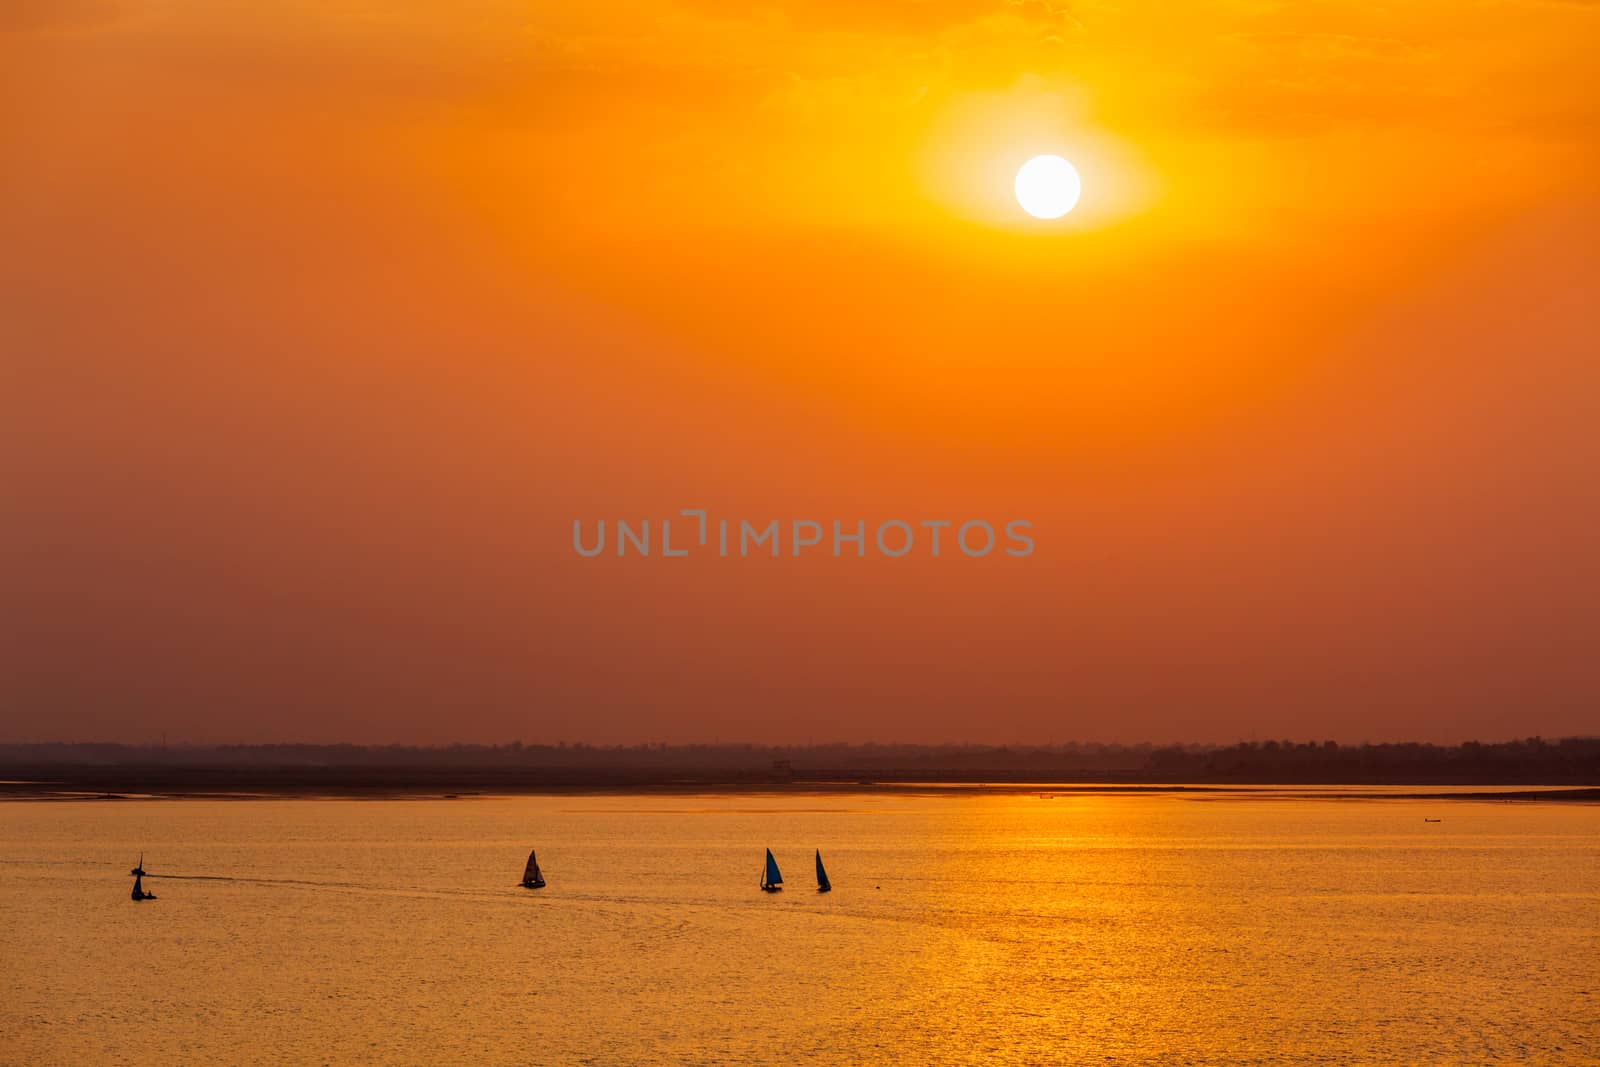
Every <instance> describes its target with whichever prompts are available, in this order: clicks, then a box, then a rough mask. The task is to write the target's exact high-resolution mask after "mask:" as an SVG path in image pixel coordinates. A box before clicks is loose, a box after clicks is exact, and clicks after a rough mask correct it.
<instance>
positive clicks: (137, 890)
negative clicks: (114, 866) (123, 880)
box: [128, 852, 156, 900]
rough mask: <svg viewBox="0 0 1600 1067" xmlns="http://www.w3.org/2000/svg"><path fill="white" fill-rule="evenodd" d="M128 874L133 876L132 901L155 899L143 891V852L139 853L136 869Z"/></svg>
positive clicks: (152, 894)
mask: <svg viewBox="0 0 1600 1067" xmlns="http://www.w3.org/2000/svg"><path fill="white" fill-rule="evenodd" d="M128 873H129V874H131V875H133V899H134V900H154V899H156V895H155V894H154V893H146V892H145V891H144V853H143V852H141V853H139V865H138V866H137V867H135V868H134V869H133V870H131V871H129V872H128Z"/></svg>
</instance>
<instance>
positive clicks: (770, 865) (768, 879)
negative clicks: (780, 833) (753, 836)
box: [761, 848, 783, 892]
mask: <svg viewBox="0 0 1600 1067" xmlns="http://www.w3.org/2000/svg"><path fill="white" fill-rule="evenodd" d="M782 885H783V875H782V873H780V872H779V870H778V861H777V860H775V859H773V858H772V850H771V849H770V848H769V849H767V869H766V871H765V872H764V873H763V874H762V876H761V888H762V889H765V890H768V891H769V892H770V891H771V890H774V889H778V888H779V887H781V886H782Z"/></svg>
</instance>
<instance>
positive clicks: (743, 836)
mask: <svg viewBox="0 0 1600 1067" xmlns="http://www.w3.org/2000/svg"><path fill="white" fill-rule="evenodd" d="M1425 818H1441V819H1442V820H1443V821H1442V822H1440V823H1426V822H1424V819H1425ZM766 846H770V847H771V848H772V850H773V852H774V853H775V854H776V856H777V858H778V861H779V863H780V864H781V865H782V867H783V871H784V874H785V876H786V877H787V879H788V883H787V887H786V889H785V891H784V892H782V893H779V894H773V895H767V894H763V893H761V892H760V891H759V889H758V888H757V882H758V880H759V877H760V872H761V863H762V855H763V853H762V849H763V848H764V847H766ZM819 846H820V847H821V848H822V850H823V856H824V859H825V860H826V862H827V865H828V872H829V874H830V876H831V877H832V880H833V883H834V886H835V890H834V892H833V893H831V894H827V895H819V894H818V893H817V892H816V891H815V882H814V879H813V875H812V871H813V864H812V849H813V848H816V847H819ZM530 847H537V849H538V852H539V859H540V863H541V866H542V867H543V869H544V873H545V876H546V878H547V879H548V880H549V887H548V888H546V889H544V890H541V891H537V892H529V891H525V890H522V889H520V888H518V887H517V886H516V881H517V879H518V878H519V876H520V874H521V871H522V865H523V862H524V860H525V859H526V857H527V853H528V849H529V848H530ZM141 849H142V850H144V852H145V867H146V869H147V870H149V871H151V872H152V874H153V875H154V876H153V877H152V878H150V879H149V880H148V887H149V888H150V889H151V890H153V891H154V892H156V893H157V894H158V895H159V898H160V899H159V900H156V901H154V902H150V903H143V904H135V903H133V902H132V901H130V900H129V899H128V894H129V890H130V889H131V879H130V878H128V877H126V876H125V872H126V871H127V870H128V869H129V868H130V867H132V866H133V865H134V863H135V861H137V860H138V858H139V852H140V850H141ZM0 879H3V880H0V1062H3V1063H6V1064H28V1065H35V1064H102V1063H157V1062H161V1063H173V1062H193V1063H324V1062H341V1063H346V1062H386V1063H446V1062H466V1061H472V1062H484V1063H539V1064H656V1063H696V1064H701V1063H716V1064H764V1063H783V1064H797V1063H798V1064H855V1063H861V1064H924V1063H938V1064H946V1063H992V1062H1006V1063H1019V1064H1055V1063H1062V1064H1077V1063H1083V1064H1143V1063H1159V1064H1255V1063H1260V1064H1352V1063H1373V1064H1436V1063H1437V1064H1459V1063H1472V1064H1479V1063H1517V1064H1522V1063H1549V1064H1594V1063H1600V807H1596V806H1591V805H1579V804H1530V803H1491V802H1476V801H1443V800H1438V801H1433V800H1401V799H1382V800H1334V799H1321V798H1316V797H1311V798H1292V797H1276V798H1274V797H1272V796H1271V795H1270V794H1268V793H1262V794H1259V795H1250V796H1248V797H1247V798H1238V797H1232V796H1178V795H1135V796H1100V795H1069V796H1058V797H1056V798H1055V799H1048V800H1046V799H1040V798H1039V797H1037V796H1033V795H1025V796H1015V795H1000V794H982V793H979V794H962V795H910V794H889V793H862V794H857V795H850V794H816V795H802V794H783V795H743V796H725V795H722V796H682V795H638V796H617V795H599V796H592V795H576V796H575V795H565V796H539V797H504V798H498V797H497V798H464V799H460V800H453V801H452V800H285V799H277V800H216V801H209V800H148V801H145V800H129V801H121V802H110V801H108V802H15V803H4V804H0Z"/></svg>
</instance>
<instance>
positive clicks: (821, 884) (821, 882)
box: [817, 848, 833, 893]
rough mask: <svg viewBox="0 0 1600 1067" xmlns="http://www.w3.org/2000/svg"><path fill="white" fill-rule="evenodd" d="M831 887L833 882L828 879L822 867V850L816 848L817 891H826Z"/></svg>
mask: <svg viewBox="0 0 1600 1067" xmlns="http://www.w3.org/2000/svg"><path fill="white" fill-rule="evenodd" d="M832 888H833V883H832V882H830V881H828V872H827V871H825V870H823V868H822V850H821V849H820V848H819V849H817V892H819V893H826V892H828V891H829V890H830V889H832Z"/></svg>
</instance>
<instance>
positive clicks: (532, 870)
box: [522, 849, 544, 889]
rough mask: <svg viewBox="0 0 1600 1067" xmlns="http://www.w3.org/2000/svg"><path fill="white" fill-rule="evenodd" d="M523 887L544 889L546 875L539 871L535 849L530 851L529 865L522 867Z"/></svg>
mask: <svg viewBox="0 0 1600 1067" xmlns="http://www.w3.org/2000/svg"><path fill="white" fill-rule="evenodd" d="M522 888H524V889H543V888H544V875H543V874H541V873H540V871H539V860H538V859H537V858H536V857H535V856H534V854H533V850H531V849H530V850H529V852H528V865H527V866H526V867H524V868H522Z"/></svg>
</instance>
